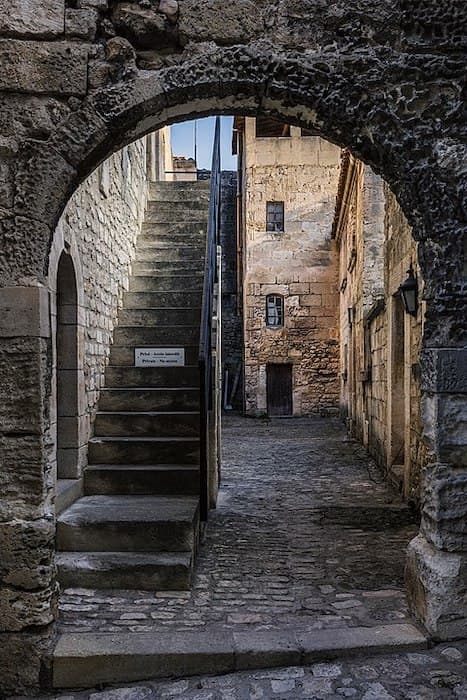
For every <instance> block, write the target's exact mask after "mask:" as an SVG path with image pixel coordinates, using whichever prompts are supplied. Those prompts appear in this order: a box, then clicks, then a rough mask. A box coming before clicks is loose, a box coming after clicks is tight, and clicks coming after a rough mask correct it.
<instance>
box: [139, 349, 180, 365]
mask: <svg viewBox="0 0 467 700" xmlns="http://www.w3.org/2000/svg"><path fill="white" fill-rule="evenodd" d="M184 366H185V348H135V367H184Z"/></svg>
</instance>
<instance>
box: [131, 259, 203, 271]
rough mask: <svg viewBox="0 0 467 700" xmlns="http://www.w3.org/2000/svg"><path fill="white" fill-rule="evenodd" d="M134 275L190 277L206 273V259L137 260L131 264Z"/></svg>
mask: <svg viewBox="0 0 467 700" xmlns="http://www.w3.org/2000/svg"><path fill="white" fill-rule="evenodd" d="M131 271H132V274H134V275H159V274H160V273H163V274H165V275H167V274H173V275H190V274H191V273H192V272H197V273H200V272H203V271H204V259H201V258H200V259H199V260H159V259H156V260H152V261H151V260H143V261H138V260H136V261H135V262H133V263H132V264H131Z"/></svg>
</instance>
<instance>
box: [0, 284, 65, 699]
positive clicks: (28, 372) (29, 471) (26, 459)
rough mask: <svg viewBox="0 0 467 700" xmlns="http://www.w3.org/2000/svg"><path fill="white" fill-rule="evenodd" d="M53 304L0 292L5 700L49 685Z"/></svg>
mask: <svg viewBox="0 0 467 700" xmlns="http://www.w3.org/2000/svg"><path fill="white" fill-rule="evenodd" d="M50 362H51V352H50V322H49V297H48V292H47V290H46V289H45V288H43V287H39V286H37V287H10V288H2V289H0V430H1V432H0V464H1V468H0V495H1V496H0V669H1V672H0V696H3V693H5V694H6V695H8V694H13V693H15V694H16V693H21V692H32V691H34V690H37V689H38V687H39V681H40V678H41V677H42V678H44V672H45V668H44V664H43V660H44V658H45V657H46V656H47V651H48V648H49V644H50V639H51V634H52V627H53V625H52V623H53V620H54V619H55V615H56V597H57V596H56V583H55V577H54V559H53V552H54V535H55V524H54V519H53V516H52V508H51V496H52V491H53V489H52V483H51V481H52V472H51V469H50V463H51V460H50V459H49V452H50V451H51V449H52V448H51V440H50V436H49V433H48V431H47V429H46V426H47V422H48V421H47V416H46V415H44V414H45V411H46V410H47V409H46V408H45V407H46V406H48V400H47V399H48V397H47V392H48V387H49V386H50V376H49V374H50V369H49V368H50Z"/></svg>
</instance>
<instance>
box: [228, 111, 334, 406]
mask: <svg viewBox="0 0 467 700" xmlns="http://www.w3.org/2000/svg"><path fill="white" fill-rule="evenodd" d="M235 127H236V134H237V135H236V139H237V143H238V146H237V149H236V150H237V151H238V154H239V174H240V181H241V184H240V187H239V191H240V193H241V198H242V200H241V205H240V206H241V215H240V216H239V232H238V240H239V248H240V249H241V251H242V266H243V280H242V284H243V314H244V363H245V367H244V377H245V399H244V404H245V412H246V413H247V414H248V415H263V414H273V415H274V414H275V415H277V411H281V410H282V409H281V408H280V407H277V406H276V407H274V406H273V405H272V404H275V403H277V402H279V403H280V402H283V403H284V402H285V403H287V406H285V405H284V408H283V414H285V415H287V414H289V415H297V416H299V415H308V414H311V413H314V412H317V411H321V412H322V411H329V410H331V411H334V410H335V409H336V408H337V404H338V378H337V375H338V342H339V341H338V334H337V324H336V320H337V305H338V293H337V264H336V251H335V244H334V242H333V241H332V240H331V231H332V218H333V214H334V205H335V197H336V191H337V182H338V178H339V157H340V150H339V148H338V147H336V146H334V145H333V144H330V143H329V142H327V141H325V140H323V139H320V138H318V137H316V136H311V135H304V134H303V133H302V130H301V129H299V128H297V127H294V126H292V127H290V126H288V125H284V124H281V123H280V122H274V120H262V119H257V120H256V119H253V118H248V117H247V118H246V119H243V118H237V119H236V122H235ZM283 132H286V133H287V135H284V136H282V135H281V134H282V133H283ZM274 208H276V210H277V209H278V211H279V218H282V220H281V221H275V222H273V221H268V216H270V213H268V210H269V212H271V211H272V213H273V210H274ZM273 215H274V213H273ZM268 228H269V229H270V230H268ZM274 228H275V229H276V230H273V229H274ZM271 304H277V305H278V307H282V310H280V308H279V314H281V315H282V318H279V319H277V323H274V321H271V318H269V319H268V305H271ZM274 313H275V312H274ZM276 375H277V376H276ZM287 375H289V376H287ZM290 375H291V376H290ZM286 385H287V386H286ZM277 391H278V392H282V391H284V392H287V394H289V393H290V391H291V396H283V397H282V398H281V397H280V396H279V397H277V398H274V394H275V393H277Z"/></svg>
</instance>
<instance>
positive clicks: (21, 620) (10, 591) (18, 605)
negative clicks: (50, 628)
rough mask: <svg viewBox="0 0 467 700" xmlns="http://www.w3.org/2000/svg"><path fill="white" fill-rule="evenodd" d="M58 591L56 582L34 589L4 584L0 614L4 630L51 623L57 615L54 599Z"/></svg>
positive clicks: (15, 629) (0, 598) (17, 630)
mask: <svg viewBox="0 0 467 700" xmlns="http://www.w3.org/2000/svg"><path fill="white" fill-rule="evenodd" d="M56 593H57V591H56V590H55V584H52V585H51V587H47V588H43V589H39V590H34V591H23V590H17V589H16V588H8V587H7V586H2V588H1V589H0V615H1V619H2V628H3V630H4V631H6V632H19V631H20V630H23V629H25V628H27V627H31V626H42V625H49V624H50V623H51V622H53V620H54V617H55V615H54V612H55V611H54V599H55V598H56ZM55 604H56V601H55Z"/></svg>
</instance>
